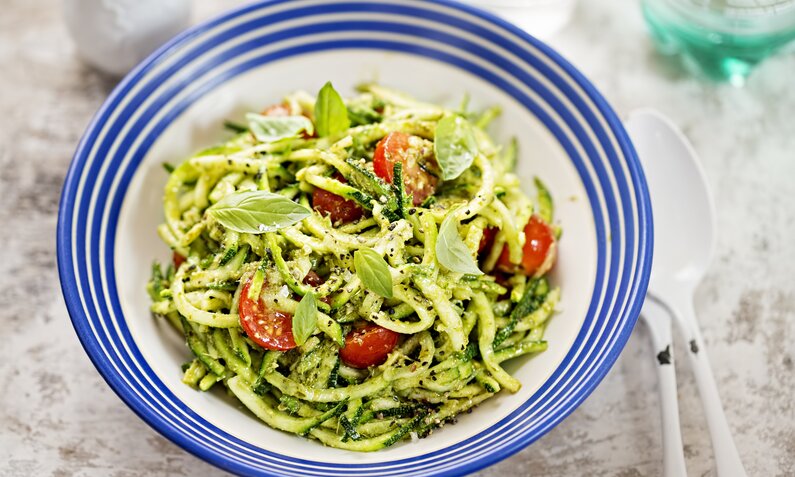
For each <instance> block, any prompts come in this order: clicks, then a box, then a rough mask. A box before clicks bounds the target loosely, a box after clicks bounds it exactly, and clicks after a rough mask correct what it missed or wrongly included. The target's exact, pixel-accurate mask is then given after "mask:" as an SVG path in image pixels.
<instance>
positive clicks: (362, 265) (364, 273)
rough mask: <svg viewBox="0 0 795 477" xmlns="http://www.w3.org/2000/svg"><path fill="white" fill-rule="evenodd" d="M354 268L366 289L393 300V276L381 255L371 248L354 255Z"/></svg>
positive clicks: (358, 251)
mask: <svg viewBox="0 0 795 477" xmlns="http://www.w3.org/2000/svg"><path fill="white" fill-rule="evenodd" d="M353 266H354V267H356V274H357V275H359V278H360V279H361V280H362V284H363V285H364V287H365V288H366V289H368V290H370V291H371V292H374V293H378V294H379V295H381V296H382V297H384V298H392V274H391V273H389V265H387V264H386V262H385V261H384V259H383V258H382V257H381V255H378V253H377V252H376V251H374V250H371V249H369V248H363V249H361V250H357V251H356V252H354V254H353Z"/></svg>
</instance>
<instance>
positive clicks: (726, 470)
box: [671, 299, 748, 477]
mask: <svg viewBox="0 0 795 477" xmlns="http://www.w3.org/2000/svg"><path fill="white" fill-rule="evenodd" d="M676 303H681V304H682V308H681V309H680V308H678V307H675V306H672V307H671V311H672V312H673V314H674V316H675V317H676V320H677V322H678V324H679V328H680V330H681V331H682V334H683V335H684V337H685V339H686V340H687V343H688V353H687V355H688V357H689V358H690V365H691V367H692V368H693V374H694V375H695V377H696V385H697V386H698V392H699V394H701V402H702V404H703V406H704V413H705V414H706V416H707V426H708V427H709V433H710V437H711V438H712V449H713V451H714V453H715V466H716V467H717V469H718V476H719V477H746V476H747V475H748V474H746V473H745V469H744V468H743V463H742V461H741V460H740V454H739V453H738V452H737V446H735V445H734V440H733V439H732V432H731V428H729V423H728V421H727V420H726V414H725V413H724V412H723V405H722V404H721V402H720V395H719V394H718V386H717V385H716V384H715V377H714V376H713V375H712V367H710V365H709V358H708V357H707V350H706V347H705V346H704V340H703V339H702V338H701V331H700V330H699V328H698V323H697V322H696V315H695V310H694V309H693V303H692V301H691V300H689V299H685V300H680V301H677V302H676Z"/></svg>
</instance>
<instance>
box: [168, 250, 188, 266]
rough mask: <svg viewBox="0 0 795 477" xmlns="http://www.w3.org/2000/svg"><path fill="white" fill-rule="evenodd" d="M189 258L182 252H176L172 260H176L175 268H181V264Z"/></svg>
mask: <svg viewBox="0 0 795 477" xmlns="http://www.w3.org/2000/svg"><path fill="white" fill-rule="evenodd" d="M185 260H187V258H185V257H183V256H182V255H181V254H179V253H177V252H174V253H173V255H172V256H171V261H173V262H174V268H176V269H179V266H180V265H182V264H183V263H185Z"/></svg>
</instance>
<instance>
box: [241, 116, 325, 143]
mask: <svg viewBox="0 0 795 477" xmlns="http://www.w3.org/2000/svg"><path fill="white" fill-rule="evenodd" d="M246 119H247V120H248V127H249V129H251V133H252V134H254V137H255V138H257V140H258V141H262V142H275V141H278V140H280V139H286V138H288V137H296V136H298V135H299V134H301V133H302V132H304V131H306V133H307V134H309V135H312V133H314V131H315V127H314V125H313V124H312V121H310V120H309V118H307V117H306V116H263V115H261V114H255V113H248V114H246Z"/></svg>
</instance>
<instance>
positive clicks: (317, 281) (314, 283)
mask: <svg viewBox="0 0 795 477" xmlns="http://www.w3.org/2000/svg"><path fill="white" fill-rule="evenodd" d="M324 283H326V280H324V279H323V277H321V276H320V275H318V274H317V272H316V271H314V270H309V272H308V273H307V274H306V276H305V277H304V285H309V286H310V287H315V288H317V287H319V286H320V285H322V284H324Z"/></svg>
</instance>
